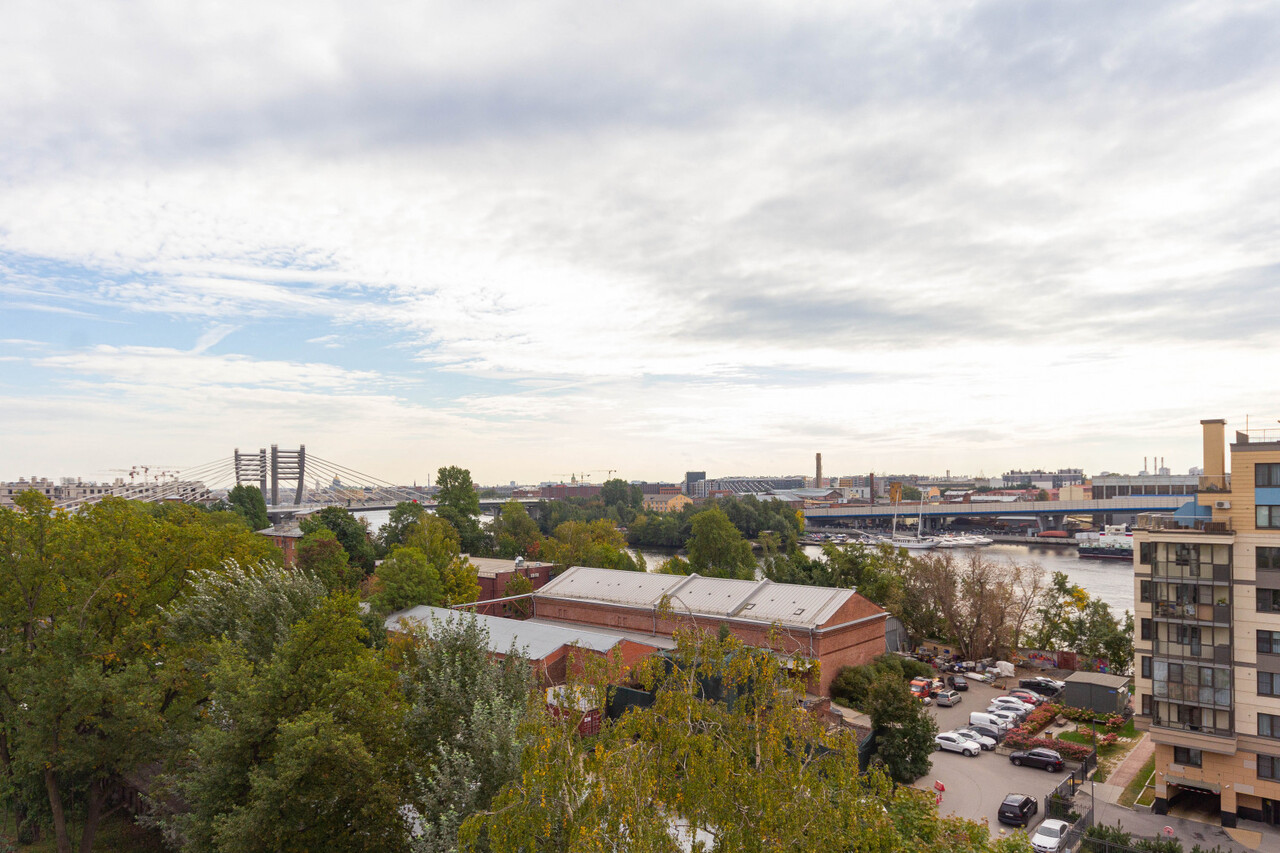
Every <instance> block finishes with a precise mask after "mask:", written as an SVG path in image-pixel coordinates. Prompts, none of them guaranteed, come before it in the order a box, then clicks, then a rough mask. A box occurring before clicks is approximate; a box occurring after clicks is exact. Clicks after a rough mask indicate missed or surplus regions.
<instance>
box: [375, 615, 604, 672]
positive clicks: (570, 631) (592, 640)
mask: <svg viewBox="0 0 1280 853" xmlns="http://www.w3.org/2000/svg"><path fill="white" fill-rule="evenodd" d="M461 619H475V620H476V621H477V622H478V623H479V625H480V627H482V628H484V629H485V630H486V631H488V633H489V651H490V652H493V653H495V654H506V653H507V652H509V651H511V647H512V646H513V645H514V646H515V647H516V648H517V649H518V650H519V651H520V653H521V654H522V655H524V656H525V657H527V658H528V659H529V660H542V659H543V658H545V657H547V656H549V655H551V654H553V653H554V652H555V651H556V650H557V649H559V648H560V647H562V646H569V645H577V646H579V647H581V648H584V649H591V650H592V651H597V652H607V651H609V650H610V649H612V648H613V647H614V646H616V645H617V644H618V643H620V642H622V638H621V637H619V636H616V635H613V634H602V633H600V632H598V631H587V630H584V629H582V628H577V627H570V626H566V625H550V624H547V623H546V622H526V621H521V620H519V619H504V618H503V617H501V616H486V615H484V614H482V613H470V612H467V613H463V612H461V611H457V610H446V609H445V608H443V607H430V606H428V605H425V604H420V605H418V606H417V607H410V608H409V609H408V610H401V611H398V612H396V613H392V614H391V615H390V616H388V617H387V618H386V621H385V622H384V623H383V624H384V625H385V626H386V628H387V630H388V631H394V630H396V629H397V628H398V627H399V625H400V623H401V622H406V623H409V624H410V625H414V626H417V625H421V626H423V627H425V628H426V629H427V633H428V634H431V633H433V632H434V631H435V630H437V628H438V626H440V625H441V624H442V623H447V622H451V621H453V620H461Z"/></svg>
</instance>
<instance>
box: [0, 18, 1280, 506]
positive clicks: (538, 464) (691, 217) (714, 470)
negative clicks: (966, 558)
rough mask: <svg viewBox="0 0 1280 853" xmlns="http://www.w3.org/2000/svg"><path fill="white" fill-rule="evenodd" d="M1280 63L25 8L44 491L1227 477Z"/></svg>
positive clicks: (1273, 261) (24, 195)
mask: <svg viewBox="0 0 1280 853" xmlns="http://www.w3.org/2000/svg"><path fill="white" fill-rule="evenodd" d="M1278 43H1280V5H1277V4H1275V3H1270V2H1234V3H1222V2H1220V0H1206V2H1143V0H1134V2H1125V3H1115V2H1113V0H1071V2H1038V3H1026V2H1020V0H1017V1H1016V0H973V2H952V0H946V2H943V0H938V2H915V0H888V2H858V3H849V2H830V3H828V2H821V0H815V2H807V3H803V4H796V3H784V2H776V3H775V2H754V0H733V2H727V1H726V2H686V3H679V4H618V3H584V2H560V0H541V2H536V3H529V2H503V0H495V2H486V3H460V2H459V3H441V2H431V0H415V2H411V3H410V2H370V3H359V4H357V3H350V2H326V0H308V2H306V3H301V2H295V3H289V2H281V3H271V4H263V3H260V2H253V3H249V2H236V0H228V2H216V3H212V2H198V0H197V2H191V3H172V2H161V0H137V2H130V3H117V2H106V3H104V2H100V0H99V2H76V0H72V2H66V3H47V2H43V0H15V2H13V3H11V4H9V5H8V6H7V7H6V14H5V26H4V27H3V29H0V479H16V478H17V477H18V476H31V475H38V476H51V477H59V476H82V477H84V478H86V479H104V478H109V477H111V476H115V474H114V473H112V472H113V471H116V470H118V469H128V468H130V467H131V466H134V465H144V464H145V465H150V466H157V467H162V468H169V469H175V468H178V469H180V468H190V467H194V466H198V465H205V464H207V463H210V462H213V461H216V460H220V459H224V458H229V457H231V455H232V452H233V451H234V450H235V449H236V448H240V449H241V450H242V451H244V450H256V449H257V448H259V447H263V446H267V445H270V444H278V445H279V446H280V447H281V448H292V447H296V446H298V445H299V444H305V445H306V447H307V450H308V452H309V453H311V454H313V455H315V456H318V457H322V458H324V459H327V460H332V461H334V462H338V463H340V464H342V465H344V466H346V467H348V468H351V469H354V470H356V471H361V472H367V473H368V474H370V475H373V476H375V477H378V478H380V479H384V480H388V481H393V482H406V483H407V482H415V481H416V482H425V481H426V480H427V479H428V478H431V477H433V476H434V473H435V471H436V469H437V468H439V467H441V466H444V465H460V466H463V467H466V468H469V469H470V470H471V472H472V474H473V476H474V478H475V479H476V480H477V481H478V482H482V483H498V482H508V481H512V480H514V481H517V482H522V483H530V482H539V481H545V480H559V479H562V478H563V479H568V478H569V477H570V475H572V474H582V473H585V474H586V475H587V478H588V479H591V480H592V481H594V482H600V481H603V480H604V479H605V478H606V477H607V476H608V472H610V471H612V472H613V474H614V475H615V476H621V477H624V478H626V479H650V480H657V479H663V480H677V479H680V478H681V477H682V476H683V474H684V472H685V471H686V470H705V471H707V472H708V473H709V474H710V475H711V476H718V475H729V474H785V473H803V472H810V471H812V470H813V458H814V453H815V452H821V453H822V454H823V460H824V473H826V474H828V475H831V474H853V473H865V472H868V471H875V472H919V473H942V472H943V471H945V470H950V471H951V472H952V473H953V474H961V473H964V474H979V473H982V474H986V475H988V476H990V475H994V474H998V473H1000V472H1002V471H1005V470H1009V469H1011V468H1022V469H1027V468H1037V467H1039V468H1059V467H1082V468H1084V469H1085V470H1086V472H1087V473H1100V472H1102V471H1116V472H1126V473H1136V472H1137V471H1138V470H1140V469H1141V468H1142V459H1143V457H1146V456H1151V457H1154V456H1162V457H1164V458H1165V461H1166V464H1167V465H1168V466H1169V467H1170V468H1172V469H1174V471H1175V472H1185V471H1186V470H1187V469H1188V468H1190V467H1191V466H1193V465H1199V464H1201V460H1200V427H1199V424H1198V421H1199V420H1200V419H1202V418H1219V417H1221V418H1226V419H1227V420H1228V430H1233V429H1237V428H1243V427H1244V425H1245V419H1246V418H1248V419H1249V424H1250V426H1251V427H1253V428H1257V427H1261V426H1265V425H1266V424H1271V425H1273V426H1274V425H1276V420H1277V417H1280V405H1277V402H1276V389H1277V382H1278V379H1277V377H1278V376H1280V374H1278V373H1277V366H1280V336H1277V334H1276V329H1277V327H1278V326H1280V279H1278V278H1277V271H1278V270H1280V239H1278V238H1280V227H1278V226H1280V51H1276V50H1275V49H1274V47H1275V45H1276V44H1278ZM1278 435H1280V433H1278Z"/></svg>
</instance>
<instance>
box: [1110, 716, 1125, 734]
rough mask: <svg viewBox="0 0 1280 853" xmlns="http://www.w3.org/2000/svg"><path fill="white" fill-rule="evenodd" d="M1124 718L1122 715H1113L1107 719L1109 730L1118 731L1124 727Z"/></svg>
mask: <svg viewBox="0 0 1280 853" xmlns="http://www.w3.org/2000/svg"><path fill="white" fill-rule="evenodd" d="M1124 722H1125V720H1124V716H1123V715H1121V714H1112V715H1111V716H1109V717H1107V728H1108V729H1110V730H1111V731H1113V732H1114V731H1118V730H1119V729H1120V728H1122V727H1123V726H1124Z"/></svg>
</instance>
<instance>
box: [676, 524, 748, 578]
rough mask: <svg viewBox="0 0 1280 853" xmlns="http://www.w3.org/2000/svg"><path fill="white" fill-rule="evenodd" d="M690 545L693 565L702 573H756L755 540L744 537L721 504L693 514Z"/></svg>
mask: <svg viewBox="0 0 1280 853" xmlns="http://www.w3.org/2000/svg"><path fill="white" fill-rule="evenodd" d="M688 549H689V567H690V569H691V570H692V571H694V572H697V573H698V574H700V575H703V576H705V577H717V578H742V579H746V580H751V579H753V578H754V577H755V573H756V559H755V556H754V555H753V554H752V553H751V543H750V542H747V541H746V540H745V539H743V538H742V534H741V533H740V532H739V531H738V529H737V528H736V527H734V526H733V523H732V522H731V521H729V517H728V516H727V515H726V514H725V512H724V510H722V509H720V507H718V506H713V507H711V508H709V509H705V510H703V511H702V512H700V513H698V514H697V515H695V516H694V517H693V535H692V536H690V538H689V545H688Z"/></svg>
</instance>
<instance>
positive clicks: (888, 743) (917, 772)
mask: <svg viewBox="0 0 1280 853" xmlns="http://www.w3.org/2000/svg"><path fill="white" fill-rule="evenodd" d="M867 705H868V706H869V707H868V709H867V710H868V713H869V714H870V715H871V725H872V726H873V727H874V728H875V730H876V755H877V756H879V758H880V759H881V760H882V761H884V764H885V768H886V769H887V770H888V771H889V775H890V776H891V777H893V779H894V781H896V782H899V783H901V784H904V785H909V784H911V783H912V782H914V781H915V780H916V779H919V778H920V777H921V776H923V775H924V774H926V773H928V772H929V768H930V767H932V766H933V762H932V761H931V759H930V755H932V754H933V751H934V749H935V746H934V741H933V739H934V736H935V735H937V734H938V725H937V723H935V722H934V721H933V717H931V716H930V715H929V713H928V712H927V711H925V709H924V705H922V704H921V703H920V701H919V700H918V699H916V698H915V697H914V696H912V695H911V691H910V690H908V689H907V685H906V683H905V682H904V681H903V679H902V678H900V677H897V676H894V675H892V674H889V673H884V674H882V675H880V676H879V677H878V678H877V679H876V681H875V683H874V684H872V685H871V691H870V695H869V696H868V699H867Z"/></svg>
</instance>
